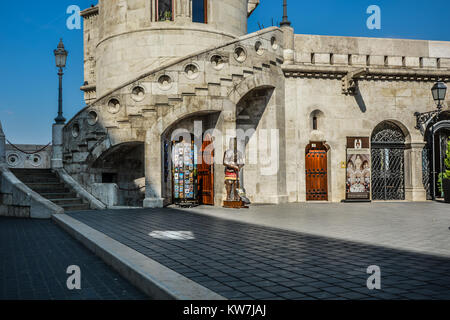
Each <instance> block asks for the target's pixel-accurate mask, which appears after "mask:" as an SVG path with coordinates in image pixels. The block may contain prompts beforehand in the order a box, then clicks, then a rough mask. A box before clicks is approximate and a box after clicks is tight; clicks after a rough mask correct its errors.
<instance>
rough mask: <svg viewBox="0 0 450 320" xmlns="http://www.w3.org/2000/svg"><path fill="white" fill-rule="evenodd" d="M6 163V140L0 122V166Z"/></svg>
mask: <svg viewBox="0 0 450 320" xmlns="http://www.w3.org/2000/svg"><path fill="white" fill-rule="evenodd" d="M4 163H6V138H5V134H4V133H3V128H2V123H1V122H0V164H4Z"/></svg>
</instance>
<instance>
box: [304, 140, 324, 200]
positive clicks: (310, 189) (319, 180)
mask: <svg viewBox="0 0 450 320" xmlns="http://www.w3.org/2000/svg"><path fill="white" fill-rule="evenodd" d="M305 160H306V161H305V164H306V201H328V155H327V147H326V146H325V145H324V144H323V143H322V142H313V143H311V144H309V145H308V146H307V147H306V159H305Z"/></svg>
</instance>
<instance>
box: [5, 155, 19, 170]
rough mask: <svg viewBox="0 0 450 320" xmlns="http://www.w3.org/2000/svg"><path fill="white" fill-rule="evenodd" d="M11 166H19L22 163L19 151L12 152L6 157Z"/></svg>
mask: <svg viewBox="0 0 450 320" xmlns="http://www.w3.org/2000/svg"><path fill="white" fill-rule="evenodd" d="M6 161H7V162H8V165H9V166H10V167H17V166H18V165H19V164H20V163H21V159H20V156H19V155H18V154H17V153H11V154H9V155H8V157H7V158H6Z"/></svg>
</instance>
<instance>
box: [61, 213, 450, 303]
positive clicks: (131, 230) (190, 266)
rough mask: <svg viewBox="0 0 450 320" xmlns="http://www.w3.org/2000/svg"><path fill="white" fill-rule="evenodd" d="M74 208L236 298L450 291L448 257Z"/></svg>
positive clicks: (416, 295) (410, 295)
mask: <svg viewBox="0 0 450 320" xmlns="http://www.w3.org/2000/svg"><path fill="white" fill-rule="evenodd" d="M276 213H277V214H282V210H281V211H280V210H278V209H277V211H276ZM230 214H232V213H231V211H230ZM70 216H71V217H73V218H75V219H77V220H79V221H81V222H83V223H85V224H86V225H88V226H90V227H92V228H94V229H96V230H98V231H100V232H103V233H104V234H106V235H107V236H109V237H111V238H113V239H115V240H117V241H119V242H121V243H122V244H124V245H126V246H129V247H130V248H132V249H134V250H136V251H138V252H140V253H142V254H143V255H146V256H148V257H150V258H151V259H153V260H155V261H157V262H159V263H160V264H163V265H165V266H166V267H168V268H170V269H172V270H174V271H175V272H177V273H180V274H182V275H184V276H185V277H187V278H189V279H191V280H193V281H195V282H197V283H199V284H201V285H202V286H204V287H206V288H208V289H210V290H212V291H214V292H216V293H218V294H220V295H221V296H223V297H226V298H228V299H237V300H239V299H373V298H375V299H450V276H449V275H448V270H450V258H448V257H442V256H436V255H427V254H422V253H418V252H412V251H409V250H408V251H406V250H398V249H393V248H388V247H385V246H382V245H371V244H367V243H360V242H355V241H348V240H342V239H336V238H332V237H325V236H317V235H311V234H305V233H302V232H294V231H291V230H283V229H279V228H270V227H267V226H259V225H255V224H247V223H242V222H238V221H232V220H225V219H220V218H217V217H212V216H207V215H200V214H198V213H195V212H189V211H186V210H177V209H154V210H152V209H142V210H114V211H101V212H79V213H70ZM177 232H178V233H177ZM164 235H165V237H164ZM371 265H377V266H379V267H380V268H381V273H382V290H380V291H371V290H369V289H367V287H366V281H367V278H368V277H369V275H368V274H367V272H366V271H367V268H368V267H369V266H371Z"/></svg>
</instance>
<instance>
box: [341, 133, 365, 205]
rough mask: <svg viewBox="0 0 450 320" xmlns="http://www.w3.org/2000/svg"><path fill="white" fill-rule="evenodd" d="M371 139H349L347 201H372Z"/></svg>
mask: <svg viewBox="0 0 450 320" xmlns="http://www.w3.org/2000/svg"><path fill="white" fill-rule="evenodd" d="M370 183H371V162H370V138H369V137H348V138H347V183H346V199H347V200H350V201H367V200H370V188H371V185H370Z"/></svg>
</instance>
